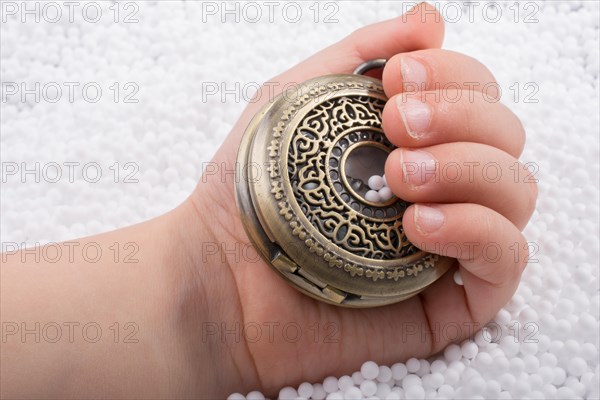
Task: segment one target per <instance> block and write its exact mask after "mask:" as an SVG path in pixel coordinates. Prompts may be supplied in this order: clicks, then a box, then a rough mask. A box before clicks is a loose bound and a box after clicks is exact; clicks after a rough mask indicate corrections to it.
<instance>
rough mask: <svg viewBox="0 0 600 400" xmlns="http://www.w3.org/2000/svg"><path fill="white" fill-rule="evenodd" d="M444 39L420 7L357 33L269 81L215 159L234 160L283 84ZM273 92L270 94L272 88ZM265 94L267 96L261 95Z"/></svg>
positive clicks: (435, 17) (440, 25)
mask: <svg viewBox="0 0 600 400" xmlns="http://www.w3.org/2000/svg"><path fill="white" fill-rule="evenodd" d="M443 38H444V21H443V18H442V17H441V15H440V13H439V12H438V11H437V9H436V8H435V7H433V6H432V5H430V4H428V3H425V2H423V3H420V4H418V5H416V6H415V7H413V8H412V9H410V10H408V11H407V12H406V13H404V14H403V15H401V16H398V17H396V18H393V19H390V20H387V21H383V22H379V23H376V24H373V25H369V26H366V27H363V28H360V29H358V30H357V31H355V32H354V33H352V34H350V35H349V36H347V37H346V38H344V39H342V40H341V41H339V42H337V43H335V44H333V45H331V46H329V47H327V48H326V49H324V50H322V51H320V52H318V53H317V54H315V55H313V56H312V57H310V58H308V59H306V60H305V61H303V62H301V63H300V64H298V65H296V66H295V67H293V68H291V69H289V70H288V71H286V72H284V73H283V74H281V75H279V76H277V77H275V78H273V79H270V85H271V86H270V88H268V89H267V90H258V91H257V96H261V97H259V98H257V99H252V101H251V102H250V104H249V105H248V107H246V109H245V110H244V112H243V114H242V115H241V117H240V118H239V119H238V121H237V123H236V125H235V127H234V128H233V130H232V135H230V136H228V138H227V139H226V140H225V142H224V143H223V145H222V146H221V147H220V148H219V151H218V153H217V154H216V158H221V159H226V160H233V159H235V155H236V152H237V149H238V147H239V142H240V140H241V137H242V134H243V132H244V129H245V128H246V127H247V126H248V123H249V122H250V120H251V119H252V117H253V116H254V115H255V114H256V112H257V111H258V110H259V109H260V108H261V107H262V106H263V105H265V104H266V103H267V102H269V101H270V100H272V99H273V97H274V96H276V95H278V94H279V93H280V92H281V90H282V89H283V88H284V87H285V86H286V85H285V84H286V83H294V82H295V83H300V82H304V81H306V80H308V79H311V78H315V77H318V76H323V75H329V74H340V73H351V72H352V71H353V70H354V69H355V68H356V67H357V66H358V65H360V64H361V63H363V62H364V61H367V60H370V59H376V58H386V59H387V58H390V57H392V56H393V55H394V54H397V53H399V52H403V51H412V50H417V49H422V48H426V47H439V46H441V44H442V41H443ZM273 87H274V90H273V91H271V88H273ZM265 93H268V95H264V94H265Z"/></svg>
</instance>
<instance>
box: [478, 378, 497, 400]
mask: <svg viewBox="0 0 600 400" xmlns="http://www.w3.org/2000/svg"><path fill="white" fill-rule="evenodd" d="M501 391H502V387H501V386H500V383H498V381H495V380H488V381H487V382H486V385H485V390H484V392H483V395H484V397H485V398H487V399H494V398H496V397H498V395H499V394H500V392H501Z"/></svg>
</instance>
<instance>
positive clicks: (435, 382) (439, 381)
mask: <svg viewBox="0 0 600 400" xmlns="http://www.w3.org/2000/svg"><path fill="white" fill-rule="evenodd" d="M430 377H431V378H430V379H429V385H430V387H432V388H434V389H438V388H439V387H440V386H442V385H443V384H444V375H443V374H442V373H441V372H434V373H432V374H431V375H430Z"/></svg>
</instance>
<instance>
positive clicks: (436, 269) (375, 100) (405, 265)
mask: <svg viewBox="0 0 600 400" xmlns="http://www.w3.org/2000/svg"><path fill="white" fill-rule="evenodd" d="M384 65H385V60H371V61H368V62H366V63H364V64H361V65H360V66H358V67H357V68H356V70H355V71H354V73H353V74H336V75H327V76H321V77H317V78H314V79H310V80H308V81H306V82H304V83H302V84H300V85H298V86H296V87H295V88H294V89H290V90H287V91H285V92H283V93H281V94H280V95H278V96H277V97H276V98H274V99H273V100H272V101H270V102H269V103H268V104H266V105H265V106H264V107H263V108H262V109H261V110H260V111H259V112H258V113H257V114H256V115H255V116H254V118H253V119H252V121H251V122H250V124H249V125H248V127H247V128H246V131H245V133H244V136H243V139H242V142H241V144H240V149H239V151H238V157H237V168H236V174H237V176H236V177H235V182H236V183H235V185H236V187H235V191H236V201H237V206H238V209H239V212H240V216H241V219H242V223H243V225H244V229H245V230H246V233H247V234H248V236H249V238H250V240H251V242H252V243H253V245H254V246H255V247H256V249H257V250H258V252H259V253H260V254H261V256H262V258H263V259H264V260H265V261H266V262H267V263H268V264H269V265H270V266H272V267H273V269H274V270H275V271H277V272H278V273H279V274H280V275H281V276H282V277H283V278H284V279H285V280H287V281H288V283H290V284H291V285H292V286H294V287H295V288H296V289H298V290H300V291H302V292H303V293H305V294H307V295H309V296H312V297H314V298H316V299H318V300H321V301H325V302H327V303H331V304H335V305H341V306H347V307H374V306H382V305H386V304H391V303H395V302H398V301H402V300H404V299H407V298H409V297H411V296H413V295H415V294H417V293H419V292H420V291H421V290H423V289H424V288H426V287H427V286H428V285H430V284H431V283H433V282H434V281H435V280H437V279H438V278H440V277H441V276H442V275H443V274H444V273H445V272H446V271H447V270H448V269H449V267H450V266H451V265H452V262H453V259H450V258H448V257H443V256H439V255H436V254H431V253H427V252H425V251H422V250H420V249H419V248H417V247H416V246H415V245H413V244H412V243H411V242H410V241H409V240H408V239H407V237H406V235H405V233H404V230H403V229H402V215H403V214H404V211H405V210H406V208H407V207H408V206H409V205H410V203H408V202H406V201H404V200H402V199H400V198H398V197H396V196H393V195H392V194H391V193H390V192H389V189H388V191H385V193H383V192H382V191H381V190H380V191H379V192H377V193H382V195H379V196H378V195H376V194H375V193H374V191H373V190H372V189H371V188H370V187H369V178H371V177H376V178H379V177H382V176H383V171H384V165H385V160H386V158H387V155H388V154H389V153H390V152H391V151H392V150H393V149H394V146H393V145H392V144H391V143H390V142H389V141H388V140H387V138H386V136H385V134H384V132H383V129H382V126H381V115H382V112H383V108H384V105H385V103H386V101H387V97H386V96H385V93H384V91H383V86H382V82H381V80H379V79H375V78H371V77H368V76H365V75H364V73H365V72H367V71H368V70H370V69H373V68H381V67H383V66H384ZM374 180H379V183H377V182H376V184H377V185H379V186H380V185H381V181H382V179H381V178H379V179H374ZM371 183H372V182H371ZM371 186H373V185H371Z"/></svg>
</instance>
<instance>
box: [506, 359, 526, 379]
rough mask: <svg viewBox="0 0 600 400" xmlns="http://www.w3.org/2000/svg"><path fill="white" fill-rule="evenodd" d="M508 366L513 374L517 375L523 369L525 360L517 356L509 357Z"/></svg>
mask: <svg viewBox="0 0 600 400" xmlns="http://www.w3.org/2000/svg"><path fill="white" fill-rule="evenodd" d="M508 368H509V370H510V371H511V372H512V373H513V374H514V375H515V376H518V375H519V374H520V373H521V372H523V371H524V370H525V361H523V359H522V358H519V357H514V358H511V359H510V361H509V366H508Z"/></svg>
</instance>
